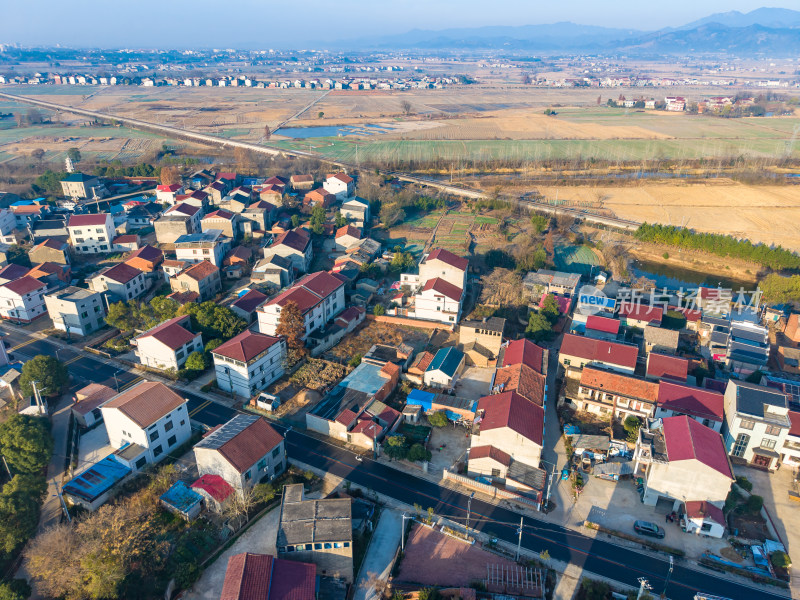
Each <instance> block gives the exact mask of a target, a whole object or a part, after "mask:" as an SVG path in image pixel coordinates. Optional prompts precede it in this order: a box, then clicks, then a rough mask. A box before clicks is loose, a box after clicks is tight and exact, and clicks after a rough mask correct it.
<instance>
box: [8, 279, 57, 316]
mask: <svg viewBox="0 0 800 600" xmlns="http://www.w3.org/2000/svg"><path fill="white" fill-rule="evenodd" d="M46 289H47V286H46V285H45V284H44V283H43V282H41V281H39V280H38V279H36V278H35V277H29V276H27V275H26V276H24V277H20V278H19V279H14V280H13V281H9V282H7V283H4V284H3V285H0V317H2V318H3V319H9V320H12V321H24V322H26V323H30V322H31V321H33V320H34V319H36V318H38V317H41V316H42V315H43V314H45V303H44V293H45V290H46Z"/></svg>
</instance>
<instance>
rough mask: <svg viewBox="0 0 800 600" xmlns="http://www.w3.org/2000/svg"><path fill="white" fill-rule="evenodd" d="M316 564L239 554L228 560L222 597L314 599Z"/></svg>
mask: <svg viewBox="0 0 800 600" xmlns="http://www.w3.org/2000/svg"><path fill="white" fill-rule="evenodd" d="M316 574H317V567H316V565H313V564H310V563H304V562H296V561H289V560H283V559H279V558H274V557H272V556H269V555H267V554H250V553H249V552H248V553H245V554H236V555H234V556H231V558H230V559H229V560H228V569H227V571H226V572H225V582H224V583H223V585H222V594H221V595H220V600H314V599H315V597H316Z"/></svg>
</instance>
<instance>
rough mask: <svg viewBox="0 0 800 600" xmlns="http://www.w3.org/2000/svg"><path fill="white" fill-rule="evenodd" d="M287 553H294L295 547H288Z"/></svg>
mask: <svg viewBox="0 0 800 600" xmlns="http://www.w3.org/2000/svg"><path fill="white" fill-rule="evenodd" d="M286 552H294V546H286Z"/></svg>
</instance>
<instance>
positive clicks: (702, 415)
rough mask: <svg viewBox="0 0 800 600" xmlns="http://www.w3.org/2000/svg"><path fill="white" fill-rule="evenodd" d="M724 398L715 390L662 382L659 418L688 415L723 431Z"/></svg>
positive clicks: (666, 381)
mask: <svg viewBox="0 0 800 600" xmlns="http://www.w3.org/2000/svg"><path fill="white" fill-rule="evenodd" d="M724 405H725V398H724V396H723V395H722V394H721V393H720V392H717V391H715V390H707V389H705V388H698V387H694V386H691V385H685V384H682V383H677V382H672V381H669V380H666V379H664V380H662V381H661V383H659V385H658V406H657V408H656V412H655V416H656V417H657V418H664V417H677V416H681V415H686V416H688V417H690V418H692V419H694V420H695V421H697V422H698V423H702V424H703V425H705V426H706V427H708V428H710V429H713V430H714V431H716V432H717V433H720V432H721V431H722V422H723V420H724V415H723V411H724Z"/></svg>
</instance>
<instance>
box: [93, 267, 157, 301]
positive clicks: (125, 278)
mask: <svg viewBox="0 0 800 600" xmlns="http://www.w3.org/2000/svg"><path fill="white" fill-rule="evenodd" d="M89 287H90V288H91V289H93V290H94V291H95V292H100V293H103V292H108V295H109V296H111V299H110V300H109V301H110V302H111V301H114V302H120V301H122V302H127V301H128V300H133V299H134V298H138V297H139V296H141V295H142V294H144V293H145V292H146V291H147V288H148V287H149V284H148V282H147V278H146V276H145V274H144V273H143V272H142V271H140V270H139V269H137V268H136V267H132V266H131V265H127V264H125V263H119V264H118V265H114V266H113V267H108V268H106V269H103V270H102V271H100V272H99V273H98V274H97V275H95V276H94V277H92V278H91V279H90V280H89Z"/></svg>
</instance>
